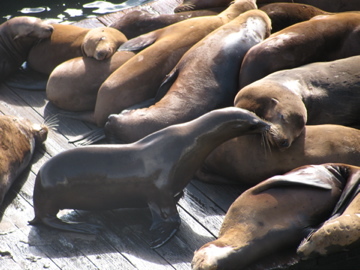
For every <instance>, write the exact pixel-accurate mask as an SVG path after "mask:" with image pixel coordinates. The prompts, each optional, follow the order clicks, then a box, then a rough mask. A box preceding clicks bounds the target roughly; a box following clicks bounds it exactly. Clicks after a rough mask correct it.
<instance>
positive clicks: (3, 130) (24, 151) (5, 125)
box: [0, 115, 48, 205]
mask: <svg viewBox="0 0 360 270" xmlns="http://www.w3.org/2000/svg"><path fill="white" fill-rule="evenodd" d="M47 133H48V129H47V127H46V126H45V125H39V124H34V123H32V122H30V121H29V120H27V119H22V118H18V117H15V116H8V115H1V116H0V138H1V140H0V205H1V204H2V202H3V200H4V197H5V195H6V193H7V192H8V190H9V189H10V187H11V185H12V184H13V183H14V181H15V180H16V179H17V177H18V176H19V175H20V173H21V172H22V171H23V170H24V169H25V168H26V167H27V166H28V165H29V163H30V160H31V158H32V155H33V153H34V149H35V146H36V145H37V144H41V143H42V142H44V141H45V140H46V137H47Z"/></svg>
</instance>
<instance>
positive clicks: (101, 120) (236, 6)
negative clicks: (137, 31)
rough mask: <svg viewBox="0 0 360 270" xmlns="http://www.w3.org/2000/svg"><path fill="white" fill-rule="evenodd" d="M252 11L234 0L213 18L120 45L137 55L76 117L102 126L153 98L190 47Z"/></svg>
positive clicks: (249, 4)
mask: <svg viewBox="0 0 360 270" xmlns="http://www.w3.org/2000/svg"><path fill="white" fill-rule="evenodd" d="M255 8H256V4H255V0H238V1H235V2H234V3H233V4H231V5H230V6H229V7H228V8H227V9H226V10H224V11H223V12H221V13H220V14H219V15H217V16H204V17H197V18H192V19H188V20H185V21H182V22H178V23H175V24H172V25H170V26H167V27H164V28H161V29H159V30H156V31H153V32H150V33H148V34H145V35H141V36H139V37H137V38H134V39H131V40H129V41H128V42H126V43H124V44H123V45H122V46H121V47H120V50H132V51H137V50H141V52H139V53H137V54H136V56H134V57H133V58H131V59H130V60H129V61H127V62H126V63H125V64H124V65H122V66H121V67H120V68H118V69H117V70H116V71H114V72H113V73H112V74H111V75H110V76H109V78H108V79H107V80H106V81H105V82H104V83H103V84H102V85H101V87H100V89H99V92H98V96H97V100H96V106H95V111H94V112H90V113H88V114H82V115H78V118H80V119H82V120H86V121H89V122H93V123H96V124H97V125H98V126H104V125H105V123H106V121H107V118H108V116H109V115H110V114H114V113H120V112H121V111H122V110H124V109H126V108H128V107H130V106H133V105H135V104H137V103H140V102H143V101H145V100H148V99H150V98H154V96H155V94H156V91H157V89H158V88H159V86H160V85H161V82H162V80H163V79H164V78H165V76H166V75H167V74H168V73H169V72H170V71H171V70H172V69H173V68H174V67H175V65H176V64H177V62H178V61H179V60H180V58H181V57H182V56H183V54H184V53H185V52H186V51H187V50H188V49H189V48H190V47H191V46H193V45H194V44H195V43H197V42H198V41H199V40H201V39H202V38H204V37H205V36H206V35H208V34H209V33H211V32H212V31H214V30H215V29H217V28H219V27H220V26H222V25H224V24H225V23H228V22H229V21H231V20H232V19H234V18H236V17H237V16H238V15H239V14H241V13H243V12H245V11H247V10H250V9H255Z"/></svg>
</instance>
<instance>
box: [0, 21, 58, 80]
mask: <svg viewBox="0 0 360 270" xmlns="http://www.w3.org/2000/svg"><path fill="white" fill-rule="evenodd" d="M52 32H53V26H52V25H50V24H48V23H46V22H45V21H43V20H41V19H38V18H35V17H26V16H20V17H14V18H11V19H10V20H8V21H6V22H4V23H2V24H1V25H0V37H1V39H0V81H3V80H4V79H6V78H7V77H8V76H9V75H10V74H12V73H13V72H15V71H16V70H17V69H19V67H20V66H21V65H22V63H24V61H25V60H26V58H27V56H28V54H29V51H30V49H31V47H33V46H34V44H36V43H37V42H39V41H40V40H41V39H44V38H48V37H50V36H51V34H52Z"/></svg>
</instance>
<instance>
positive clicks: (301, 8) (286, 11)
mask: <svg viewBox="0 0 360 270" xmlns="http://www.w3.org/2000/svg"><path fill="white" fill-rule="evenodd" d="M260 9H261V10H262V11H264V12H265V13H266V14H267V15H268V16H269V18H270V19H271V26H272V30H271V31H272V33H275V32H278V31H280V30H282V29H284V28H286V27H288V26H290V25H293V24H295V23H299V22H303V21H307V20H310V19H311V18H312V17H315V16H317V15H326V14H329V12H326V11H324V10H322V9H319V8H316V7H314V6H310V5H304V4H296V3H273V4H268V5H265V6H262V7H261V8H260Z"/></svg>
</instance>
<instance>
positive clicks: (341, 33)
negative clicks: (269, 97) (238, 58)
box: [239, 12, 360, 88]
mask: <svg viewBox="0 0 360 270" xmlns="http://www.w3.org/2000/svg"><path fill="white" fill-rule="evenodd" d="M359 26H360V13H357V12H343V13H338V14H334V15H319V16H315V17H314V18H312V19H310V20H308V21H304V22H300V23H297V24H294V25H292V26H289V27H287V28H285V29H283V30H281V31H279V32H276V33H274V34H272V35H271V36H270V37H269V38H267V39H266V40H264V41H263V42H261V43H260V44H257V45H256V46H254V47H253V48H251V49H250V50H249V51H248V53H247V54H246V55H245V57H244V61H243V64H242V66H241V69H240V77H239V84H240V88H243V87H244V86H246V85H248V84H250V83H252V82H254V81H256V80H259V79H261V78H263V77H265V76H266V75H268V74H270V73H272V72H275V71H278V70H281V69H287V68H294V67H298V66H301V65H304V64H308V63H312V62H318V61H332V60H336V59H340V58H346V57H349V56H353V55H358V54H360V48H359V46H357V44H358V43H359V31H360V27H359Z"/></svg>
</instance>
